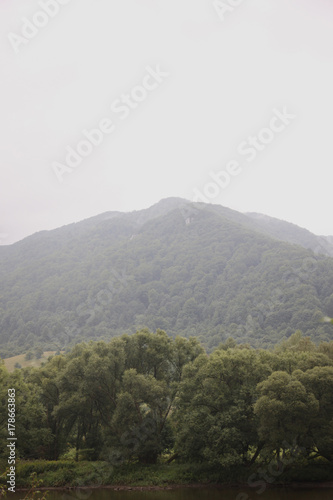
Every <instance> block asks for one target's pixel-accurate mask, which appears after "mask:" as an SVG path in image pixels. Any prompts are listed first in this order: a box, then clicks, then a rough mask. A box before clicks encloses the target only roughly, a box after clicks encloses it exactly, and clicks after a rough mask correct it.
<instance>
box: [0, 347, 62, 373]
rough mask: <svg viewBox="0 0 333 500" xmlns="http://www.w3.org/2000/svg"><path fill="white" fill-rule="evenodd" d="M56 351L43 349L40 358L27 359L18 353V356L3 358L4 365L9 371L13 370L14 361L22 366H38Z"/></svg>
mask: <svg viewBox="0 0 333 500" xmlns="http://www.w3.org/2000/svg"><path fill="white" fill-rule="evenodd" d="M56 352H57V351H45V352H44V353H43V355H42V357H41V358H40V359H36V358H32V359H29V360H26V359H25V354H19V355H18V356H13V357H12V358H6V359H4V362H5V366H6V368H7V370H8V371H9V372H13V371H14V370H15V365H16V363H19V364H20V365H21V367H22V368H26V367H27V366H33V367H35V368H38V367H39V366H40V365H41V364H42V363H44V362H45V361H47V359H48V358H49V357H50V356H53V355H54V354H55V353H56Z"/></svg>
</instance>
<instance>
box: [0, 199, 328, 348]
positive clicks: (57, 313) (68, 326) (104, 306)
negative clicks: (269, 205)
mask: <svg viewBox="0 0 333 500" xmlns="http://www.w3.org/2000/svg"><path fill="white" fill-rule="evenodd" d="M252 221H253V217H248V216H246V215H243V214H240V213H238V212H235V211H232V210H229V209H226V208H223V207H219V206H217V205H205V204H202V203H198V204H192V203H190V202H187V201H186V200H181V199H177V198H171V199H167V200H162V201H161V202H160V203H158V204H156V205H154V206H153V207H151V208H149V209H147V210H142V211H137V212H132V213H120V212H109V213H106V214H102V215H100V216H97V217H93V218H91V219H88V220H85V221H82V222H80V223H77V224H71V225H68V226H65V227H63V228H60V229H57V230H54V231H43V232H40V233H37V234H35V235H33V236H31V237H29V238H26V239H24V240H22V241H20V242H18V243H16V244H14V245H11V246H8V247H0V281H1V285H0V354H1V356H2V357H8V356H13V355H16V354H20V353H22V352H25V351H27V350H29V349H30V348H32V347H33V346H36V345H41V346H42V347H43V349H44V350H58V349H63V348H66V347H67V346H69V345H72V344H74V343H77V342H79V341H82V340H89V339H98V338H103V339H109V338H111V337H113V336H115V335H119V334H121V333H125V332H127V333H133V332H135V331H136V330H137V329H139V328H141V327H143V326H147V327H148V328H150V329H152V330H155V329H157V328H162V329H164V330H165V331H166V332H167V333H168V334H169V335H171V336H175V335H177V334H180V335H183V336H187V337H188V336H191V335H194V336H196V337H199V338H200V340H201V341H202V342H203V344H204V345H205V347H206V348H207V349H212V348H213V347H215V346H217V345H218V344H219V343H220V342H221V341H224V340H226V339H227V338H228V337H230V336H233V337H234V338H235V339H236V340H237V341H238V342H247V343H249V344H251V345H253V346H263V347H268V346H271V345H274V344H275V343H276V342H278V341H279V340H280V339H282V338H284V337H289V336H290V335H291V334H292V333H294V332H295V331H296V330H298V329H300V330H302V331H303V333H304V334H306V335H309V336H310V337H311V338H312V339H313V340H314V341H319V340H331V339H332V338H333V337H332V332H333V330H332V325H330V324H325V323H322V322H321V318H322V317H323V316H333V259H332V258H329V257H325V256H324V255H320V254H319V253H316V254H315V253H313V252H312V251H310V250H306V249H305V248H302V247H301V246H299V245H295V244H290V243H286V242H283V241H278V239H277V238H278V236H277V234H274V235H273V234H272V236H274V238H272V237H271V236H268V235H267V234H264V233H265V232H266V233H267V231H266V230H264V229H262V228H260V225H258V224H256V227H255V228H254V226H253V224H254V223H253V222H252ZM265 225H267V224H266V222H265ZM290 226H292V225H290ZM310 234H311V233H310ZM313 236H314V235H313ZM280 238H281V235H280Z"/></svg>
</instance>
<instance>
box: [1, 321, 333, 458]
mask: <svg viewBox="0 0 333 500" xmlns="http://www.w3.org/2000/svg"><path fill="white" fill-rule="evenodd" d="M0 382H1V383H0V401H1V405H0V424H1V425H0V452H1V454H2V458H4V457H5V456H6V438H7V437H8V436H7V427H6V423H7V416H8V415H7V391H8V388H15V391H16V436H17V453H18V456H19V457H20V458H22V459H47V460H59V459H60V458H66V457H67V458H68V457H71V458H73V459H76V460H79V459H82V458H84V459H87V460H105V461H109V462H110V463H112V464H113V465H117V464H126V463H129V462H132V461H138V462H140V463H144V464H147V463H156V462H157V461H159V460H161V459H163V460H165V461H167V460H169V461H172V460H178V461H179V462H186V463H198V464H209V465H211V466H214V467H215V466H216V467H231V466H235V465H244V466H247V465H251V464H254V463H256V462H262V461H265V460H270V459H271V458H272V457H281V456H283V455H284V454H286V453H288V451H290V447H291V446H297V447H299V449H300V450H302V459H303V460H305V461H306V462H307V463H310V462H312V461H316V460H323V461H325V462H327V463H329V462H330V463H332V462H333V342H321V343H320V344H319V345H318V346H316V345H315V344H314V343H313V342H312V341H311V340H310V339H309V338H307V337H302V335H301V333H300V332H297V333H296V334H294V335H292V336H291V337H290V338H289V339H288V340H285V341H284V342H282V343H280V344H279V345H278V346H276V347H275V348H274V349H271V350H263V349H254V348H251V347H250V346H249V345H247V344H241V345H238V344H236V342H235V341H234V340H233V339H228V340H227V341H226V342H224V343H222V344H220V345H219V347H217V348H216V349H215V350H214V351H213V352H212V353H210V354H207V353H206V352H205V351H204V349H203V347H202V346H201V345H200V343H199V341H198V340H197V339H195V338H188V339H186V338H182V337H176V338H175V339H173V338H171V337H169V336H168V335H167V334H166V333H165V332H164V331H162V330H157V331H156V333H152V332H150V331H149V330H148V329H143V330H140V331H138V332H137V333H136V334H134V335H122V336H120V337H117V338H114V339H112V340H111V341H110V342H104V341H98V342H90V343H82V344H78V345H76V346H75V347H74V348H73V349H72V350H71V351H70V352H69V353H67V354H60V355H56V356H53V357H52V358H50V359H49V360H48V361H47V362H46V363H45V364H43V365H42V366H41V367H40V368H25V369H17V370H15V371H14V372H13V373H8V371H7V370H6V368H5V366H4V364H3V363H2V364H1V365H0ZM0 458H1V455H0Z"/></svg>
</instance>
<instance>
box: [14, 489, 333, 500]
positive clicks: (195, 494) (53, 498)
mask: <svg viewBox="0 0 333 500" xmlns="http://www.w3.org/2000/svg"><path fill="white" fill-rule="evenodd" d="M6 498H7V499H8V500H9V499H10V500H20V499H23V498H24V493H15V494H13V493H8V496H7V497H6ZM36 498H38V497H36ZM47 498H48V500H111V499H112V500H333V488H331V489H326V488H318V489H303V488H302V489H301V488H299V489H296V490H294V489H290V488H289V489H288V488H274V489H269V490H266V491H265V492H263V493H262V494H260V495H259V494H258V493H256V490H255V489H248V488H225V489H224V488H223V489H217V488H209V489H206V488H197V489H192V488H182V489H176V490H161V491H137V490H133V491H114V490H111V489H96V490H78V491H66V492H64V491H51V492H49V495H48V497H47Z"/></svg>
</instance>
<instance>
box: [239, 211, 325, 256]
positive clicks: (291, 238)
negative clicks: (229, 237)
mask: <svg viewBox="0 0 333 500" xmlns="http://www.w3.org/2000/svg"><path fill="white" fill-rule="evenodd" d="M246 215H247V216H248V217H249V218H250V219H251V220H252V221H253V228H254V229H255V228H257V229H258V230H260V231H261V232H263V233H265V234H267V235H269V236H272V237H273V238H277V239H279V240H281V241H287V242H288V243H293V244H296V245H301V246H302V247H304V248H308V249H310V250H313V251H314V252H315V253H320V254H323V255H329V256H330V257H333V237H332V236H316V235H315V234H312V233H311V232H310V231H308V230H307V229H303V228H301V227H299V226H296V225H295V224H291V223H290V222H285V221H282V220H279V219H275V218H274V217H268V216H267V215H262V214H257V213H248V214H246Z"/></svg>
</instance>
